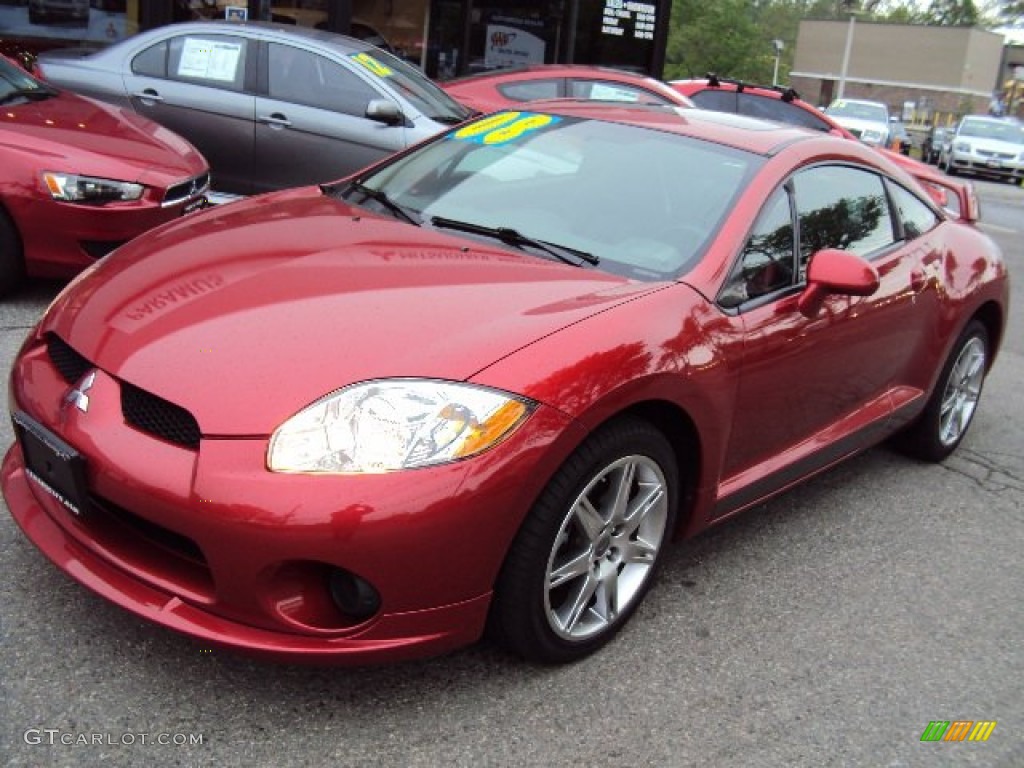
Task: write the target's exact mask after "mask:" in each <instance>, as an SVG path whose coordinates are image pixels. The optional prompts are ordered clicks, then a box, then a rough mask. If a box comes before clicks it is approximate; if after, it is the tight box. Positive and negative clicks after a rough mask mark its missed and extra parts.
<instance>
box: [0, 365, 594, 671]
mask: <svg viewBox="0 0 1024 768" xmlns="http://www.w3.org/2000/svg"><path fill="white" fill-rule="evenodd" d="M23 382H31V389H29V388H28V387H26V386H25V385H24V384H23ZM11 384H12V386H11V393H12V404H11V405H12V409H16V410H19V411H22V412H25V413H27V414H29V415H30V416H31V417H32V418H33V419H35V420H36V421H38V422H39V423H41V424H43V425H44V426H45V427H46V428H47V429H49V430H51V431H52V432H53V433H55V434H59V435H60V436H61V438H62V439H64V440H65V441H66V442H67V443H69V444H70V445H71V446H73V447H74V448H75V449H77V450H78V451H79V452H80V453H81V454H82V455H83V456H85V457H86V461H87V472H86V474H87V486H88V488H87V490H88V494H89V509H88V511H87V512H85V513H84V514H82V515H75V514H73V513H72V512H71V511H70V510H69V509H68V508H67V507H66V506H64V505H63V504H62V503H61V502H60V501H58V500H57V499H55V498H54V497H53V496H52V495H51V494H50V493H47V491H46V490H45V488H44V487H43V486H42V485H40V484H39V483H38V482H37V481H36V480H35V479H33V478H31V477H29V475H28V474H27V473H26V469H25V457H24V455H23V453H22V449H21V447H20V446H19V445H17V444H16V445H14V446H13V447H12V448H11V449H10V450H9V451H8V453H7V456H6V458H5V461H4V464H3V468H2V472H0V485H2V490H3V493H4V496H5V497H6V499H7V505H8V507H9V509H10V511H11V514H12V516H13V517H14V519H15V520H16V521H17V523H18V525H19V526H20V527H21V528H22V530H23V531H24V532H25V534H26V536H27V537H28V538H29V539H30V540H31V541H32V542H33V543H34V544H35V545H36V546H37V547H38V548H39V549H40V550H41V551H42V552H43V553H44V554H45V555H46V556H47V557H49V558H50V559H51V560H52V561H53V562H54V563H55V564H56V565H57V566H58V567H60V568H61V569H62V570H63V571H64V572H65V573H67V574H68V575H70V576H71V577H72V578H73V579H75V580H76V581H78V582H80V583H81V584H83V585H85V586H86V587H88V588H89V589H91V590H93V591H94V592H96V593H98V594H100V595H102V596H104V597H106V598H107V599H109V600H111V601H112V602H114V603H116V604H118V605H120V606H122V607H123V608H127V609H128V610H130V611H132V612H133V613H135V614H137V615H139V616H142V617H144V618H147V619H149V620H151V621H154V622H156V623H158V624H161V625H163V626H166V627H168V628H170V629H174V630H177V631H179V632H183V633H185V634H187V635H190V636H192V637H193V638H195V639H196V640H198V641H200V642H203V643H208V644H213V645H217V646H220V647H224V648H231V649H234V650H238V651H243V652H248V653H252V654H257V655H265V656H273V657H279V658H287V659H290V660H304V659H305V660H311V661H331V662H333V663H352V664H367V663H378V662H385V661H388V662H390V661H398V660H402V659H407V658H411V657H419V656H428V655H435V654H438V653H442V652H444V651H447V650H450V649H452V648H456V647H459V646H463V645H466V644H469V643H471V642H473V641H475V640H476V639H477V638H478V637H479V636H480V634H481V633H482V630H483V626H484V623H485V619H486V615H487V610H488V607H489V603H490V597H491V589H492V585H493V583H494V580H495V578H496V575H497V571H498V569H499V568H500V565H501V562H502V560H503V559H504V556H505V552H506V551H507V549H508V546H509V544H510V542H511V540H512V537H513V536H514V535H515V532H516V530H517V529H518V527H519V525H520V523H521V521H522V519H523V517H524V516H525V514H526V511H527V510H528V509H529V506H530V504H531V503H532V500H533V499H534V498H535V497H536V495H537V494H538V493H539V492H540V489H541V487H542V486H543V484H544V483H545V482H546V479H547V477H548V476H549V474H550V471H553V468H554V467H556V466H557V465H558V464H559V463H560V461H561V458H563V457H564V455H565V454H566V453H567V452H568V451H569V450H571V446H572V444H573V443H574V442H575V440H578V438H579V435H578V434H575V432H574V430H575V429H578V428H576V427H574V426H572V424H571V422H569V421H568V420H567V419H566V417H565V416H564V415H562V414H561V413H559V412H557V411H555V410H553V409H549V408H544V407H541V408H539V409H538V411H537V412H535V413H534V414H533V415H532V416H531V418H530V419H529V420H528V421H527V422H525V423H524V424H523V425H522V426H521V427H520V428H519V429H518V430H517V431H516V432H515V433H514V434H513V435H511V436H510V437H509V438H508V439H507V440H506V441H505V442H504V443H502V444H501V445H499V446H497V447H496V448H494V449H492V450H491V451H488V452H486V453H484V454H482V455H480V456H478V457H476V458H474V459H471V460H468V461H464V462H458V463H454V464H449V465H444V466H440V467H434V468H426V469H418V470H410V471H406V472H400V473H394V474H384V475H365V476H309V475H286V474H275V473H271V472H269V471H267V470H266V469H265V466H264V461H265V458H264V457H265V451H266V440H265V439H237V440H234V439H205V438H204V439H202V440H201V441H200V445H199V447H198V449H197V450H189V449H187V448H185V447H182V446H177V445H172V444H169V443H167V442H165V441H162V440H159V439H156V438H154V437H153V436H151V435H148V434H145V433H144V432H142V431H140V430H139V429H136V428H134V427H131V426H128V425H127V424H126V423H125V421H124V419H123V417H122V413H121V402H120V397H119V388H120V386H121V385H120V383H119V382H118V381H117V380H116V379H114V378H113V377H111V376H109V375H107V374H105V373H104V372H103V371H102V370H99V369H97V370H96V377H95V381H94V382H93V383H92V385H91V388H90V389H89V391H88V394H89V399H90V404H89V408H88V412H87V413H82V412H80V411H79V410H78V409H76V408H74V407H69V406H68V405H64V406H62V405H61V404H62V402H63V399H64V394H65V393H66V392H67V391H68V389H69V386H68V384H67V383H66V382H65V381H64V380H63V379H62V378H61V377H60V376H59V375H58V374H57V372H56V370H55V369H54V368H53V366H52V365H51V364H50V361H49V360H48V358H47V355H46V350H45V347H40V346H31V345H30V346H29V347H27V348H26V350H25V351H24V352H23V354H22V355H21V357H20V358H19V359H18V361H17V362H16V364H15V369H14V373H13V376H12V381H11ZM546 467H550V468H551V469H550V470H547V469H545V468H546ZM336 569H343V570H344V571H345V572H346V573H351V574H355V575H356V576H358V577H359V578H360V579H363V580H365V581H366V582H367V583H369V584H370V585H372V587H373V588H374V589H375V590H376V591H377V593H378V594H379V596H380V608H379V610H378V611H376V612H375V613H374V614H373V615H372V616H370V617H369V618H363V617H353V616H347V615H345V614H344V612H342V611H341V610H339V608H338V605H337V604H336V603H335V602H332V598H331V594H330V590H329V588H328V577H329V575H330V573H332V572H335V571H336Z"/></svg>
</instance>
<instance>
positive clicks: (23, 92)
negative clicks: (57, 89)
mask: <svg viewBox="0 0 1024 768" xmlns="http://www.w3.org/2000/svg"><path fill="white" fill-rule="evenodd" d="M53 95H54V92H53V91H51V90H50V89H49V88H15V89H14V90H13V91H11V92H10V93H5V94H4V95H3V96H0V104H7V103H8V102H10V101H15V100H16V99H28V100H29V101H45V100H46V99H49V98H50V97H52V96H53Z"/></svg>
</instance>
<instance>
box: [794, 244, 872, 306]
mask: <svg viewBox="0 0 1024 768" xmlns="http://www.w3.org/2000/svg"><path fill="white" fill-rule="evenodd" d="M877 290H878V270H876V269H875V268H874V267H873V266H872V265H871V264H869V263H868V262H867V260H866V259H863V258H861V257H860V256H858V255H857V254H855V253H850V252H849V251H840V250H838V249H835V248H824V249H822V250H820V251H818V252H817V253H814V254H813V255H812V256H811V261H810V263H809V264H808V265H807V287H806V288H804V292H803V293H801V294H800V297H799V298H798V299H797V308H798V309H799V310H800V313H801V314H802V315H804V316H806V317H814V315H816V314H817V313H818V310H819V309H820V308H821V302H822V301H824V300H825V297H826V296H828V295H829V294H841V295H844V296H870V295H871V294H873V293H874V292H875V291H877Z"/></svg>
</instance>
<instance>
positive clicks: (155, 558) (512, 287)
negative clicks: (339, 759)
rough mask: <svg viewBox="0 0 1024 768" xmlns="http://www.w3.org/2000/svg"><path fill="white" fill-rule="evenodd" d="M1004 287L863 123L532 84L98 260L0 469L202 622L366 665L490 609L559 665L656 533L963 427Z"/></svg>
mask: <svg viewBox="0 0 1024 768" xmlns="http://www.w3.org/2000/svg"><path fill="white" fill-rule="evenodd" d="M1007 285H1008V280H1007V271H1006V266H1005V264H1004V262H1003V259H1002V257H1001V255H1000V254H999V252H998V250H997V248H996V246H995V245H994V244H993V243H992V241H991V240H990V239H989V238H988V237H986V236H985V235H984V234H982V233H980V232H978V231H977V230H976V229H975V228H974V227H972V226H971V225H969V224H968V223H965V222H963V221H959V220H954V219H952V218H950V217H949V215H948V214H947V213H945V212H944V211H943V210H942V209H941V208H939V207H937V206H936V205H935V204H934V203H933V201H932V200H931V199H930V198H929V197H928V195H926V194H925V193H924V192H923V191H922V190H921V189H920V188H919V187H918V186H917V184H916V183H915V182H914V180H913V179H912V178H911V177H910V176H908V175H907V174H906V173H904V172H903V171H901V170H900V168H899V167H897V166H895V165H894V164H892V163H891V162H890V161H889V160H888V159H886V158H885V157H883V156H882V155H880V154H879V153H877V152H875V151H873V150H871V149H868V148H867V147H864V146H863V145H861V144H859V143H856V142H851V141H845V140H842V139H838V138H836V137H833V136H828V135H823V134H813V133H810V132H807V131H803V130H800V129H796V128H792V127H785V126H781V125H778V124H775V123H767V122H761V121H754V120H750V119H747V118H742V117H740V116H737V115H725V114H721V113H716V112H709V111H705V110H687V111H686V112H685V113H684V112H680V111H679V110H677V109H674V108H664V107H654V106H648V107H639V106H609V105H608V104H603V103H601V104H599V103H595V102H587V103H573V104H569V103H565V102H537V103H535V104H533V105H531V110H530V111H519V110H517V111H510V112H501V113H497V114H495V115H491V116H488V117H486V118H482V119H478V120H476V121H473V122H471V123H468V124H464V125H462V126H458V127H456V128H453V129H452V130H450V131H448V132H446V133H445V134H442V135H440V136H438V137H437V138H435V139H431V140H429V141H428V142H426V143H424V144H421V145H418V146H417V147H414V148H412V149H410V150H407V151H405V152H403V153H401V154H399V155H397V156H395V157H393V158H391V159H388V160H385V161H383V162H382V163H380V164H378V165H377V166H374V167H373V168H371V169H368V170H366V171H364V172H362V173H360V174H358V175H356V176H354V177H352V178H349V179H346V180H343V181H340V182H337V183H335V184H330V185H324V186H322V187H309V188H299V189H294V190H288V191H283V192H278V193H273V194H271V195H267V196H262V197H258V198H253V199H250V200H247V201H244V202H241V203H237V204H233V205H231V206H225V207H222V208H216V209H213V210H208V211H205V212H203V213H200V214H198V215H196V216H195V217H193V218H191V219H190V220H189V221H187V222H180V223H176V224H171V225H168V226H165V227H162V228H161V229H159V230H158V231H157V232H154V233H152V234H149V235H145V236H143V237H140V238H137V239H136V240H133V241H132V242H131V243H129V244H128V245H126V246H124V247H123V248H120V249H118V250H117V251H116V252H115V253H114V254H112V255H111V256H110V257H109V258H107V259H105V260H104V261H103V262H101V263H100V264H99V265H98V266H97V267H96V268H95V269H92V270H89V271H88V272H87V273H86V274H84V275H82V276H80V277H79V278H78V279H76V280H75V281H74V282H73V283H72V284H71V285H70V286H69V287H68V288H67V289H66V290H65V291H64V292H63V293H62V294H61V295H60V296H59V297H58V298H57V300H56V301H55V302H54V303H53V304H52V306H51V307H50V309H49V310H48V311H47V313H46V314H45V316H44V317H43V318H42V320H41V321H40V323H39V324H38V326H37V327H36V328H34V329H33V330H32V332H31V333H30V335H29V337H28V339H27V340H26V341H25V344H24V346H23V348H22V349H21V351H20V353H19V354H18V356H17V359H16V362H15V364H14V369H13V373H12V377H11V387H10V392H11V395H10V405H11V410H12V417H13V420H14V425H15V431H16V433H17V436H18V440H17V443H16V444H15V445H14V446H12V447H11V449H10V450H9V452H8V453H7V455H6V458H5V460H4V463H3V466H2V470H0V485H2V488H3V493H4V495H5V497H6V500H7V505H8V507H9V508H10V510H11V513H12V514H13V516H14V518H15V520H16V521H17V522H18V524H19V525H20V526H21V528H22V530H23V531H24V533H25V535H26V536H27V537H28V538H29V539H30V540H31V541H32V542H33V543H34V544H35V545H36V546H37V547H38V548H39V549H40V550H42V552H43V553H45V554H46V556H48V557H49V558H50V559H51V560H53V562H54V563H56V564H57V566H59V567H60V568H62V569H63V570H64V571H66V572H67V573H68V574H69V575H71V577H72V578H74V579H76V580H78V581H79V582H81V583H82V584H84V585H85V586H87V587H88V588H90V589H92V590H94V591H96V592H98V593H99V594H101V595H103V596H104V597H106V598H108V599H109V600H111V601H113V602H114V603H117V604H118V605H121V606H123V607H124V608H126V609H128V610H130V611H132V612H134V613H136V614H138V615H140V616H144V617H146V618H148V619H151V620H152V621H154V622H157V623H159V624H162V625H164V626H166V627H170V628H172V629H175V630H179V631H181V632H184V633H186V634H188V635H191V636H192V637H194V638H196V639H198V640H199V641H201V642H203V643H204V644H214V645H217V646H220V647H224V648H230V649H235V650H239V651H245V652H251V653H259V654H270V655H276V656H280V657H286V658H293V659H306V660H332V661H335V662H339V663H367V662H379V661H394V660H397V659H403V658H408V657H412V656H420V655H425V654H432V653H439V652H442V651H446V650H449V649H452V648H455V647H457V646H461V645H464V644H467V643H470V642H473V641H475V640H476V639H477V638H478V637H480V635H481V633H482V632H483V629H484V627H485V624H488V625H489V626H490V627H491V628H492V630H493V634H494V636H495V637H496V638H497V639H498V640H499V641H500V642H501V643H504V644H505V645H506V646H507V647H508V648H510V649H512V650H513V651H514V652H515V653H518V654H521V655H522V656H524V657H526V658H528V659H535V660H540V661H545V662H560V661H567V660H572V659H576V658H580V657H582V656H584V655H585V654H588V653H590V652H593V651H595V650H596V649H597V648H599V647H600V646H602V645H603V644H604V643H606V642H607V641H608V640H610V639H611V638H612V637H613V636H614V635H615V633H616V632H617V631H618V630H619V629H620V628H621V627H622V626H623V624H624V623H625V622H626V621H627V619H628V618H629V617H630V615H631V614H632V613H633V612H634V611H635V609H636V608H637V606H638V605H639V603H640V601H641V599H642V598H643V595H644V594H645V592H646V591H647V589H648V588H649V587H650V586H651V583H652V581H653V577H654V575H655V573H656V571H657V568H658V566H659V564H660V563H661V562H662V560H663V559H664V558H663V556H664V554H665V551H666V548H667V546H668V543H669V541H670V540H672V539H674V538H683V537H687V536H692V535H694V534H696V533H698V532H700V531H702V530H704V529H705V528H707V527H709V526H711V525H713V524H715V523H718V522H720V521H722V520H725V519H727V518H728V517H730V516H731V515H734V514H736V513H738V512H740V511H742V510H745V509H747V508H749V507H752V506H754V505H756V504H759V503H760V502H762V501H763V500H764V499H766V498H768V497H770V496H772V495H774V494H777V493H780V492H782V491H784V490H785V489H787V488H789V487H791V486H792V485H793V484H794V483H796V482H798V481H800V480H803V479H805V478H807V477H810V476H812V475H814V474H816V473H818V472H821V471H823V470H825V469H827V468H829V467H831V466H832V465H834V464H835V463H836V462H838V461H839V460H841V459H843V458H845V457H848V456H850V455H852V454H855V453H857V452H859V451H862V450H864V449H866V448H868V447H869V446H871V445H874V444H876V443H878V442H879V441H881V440H884V439H886V438H889V437H895V438H896V439H898V441H899V443H900V444H901V445H902V446H904V447H905V448H906V449H907V450H908V451H910V452H912V453H914V454H915V455H917V456H920V457H922V458H924V459H927V460H932V461H938V460H941V459H943V458H944V457H946V456H947V455H949V454H950V453H951V452H952V451H953V450H955V449H956V447H957V445H958V444H959V443H960V442H961V440H962V439H963V437H964V434H965V432H966V431H967V429H968V427H969V425H970V423H971V420H972V416H973V414H974V413H975V410H976V408H977V406H978V403H979V398H980V395H981V390H982V385H983V382H984V379H985V375H986V374H987V373H988V371H989V369H990V368H991V366H992V364H993V361H994V360H995V357H996V352H997V350H998V348H999V345H1000V340H1001V337H1002V334H1003V328H1004V325H1005V320H1006V314H1007V309H1008V308H1007V303H1008V297H1007V291H1008V289H1007ZM28 588H30V589H31V588H32V587H31V585H29V587H28Z"/></svg>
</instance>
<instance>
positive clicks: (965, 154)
mask: <svg viewBox="0 0 1024 768" xmlns="http://www.w3.org/2000/svg"><path fill="white" fill-rule="evenodd" d="M939 167H941V168H942V169H943V170H944V171H945V172H946V173H948V174H949V175H951V176H952V175H954V174H957V173H963V172H968V173H974V174H978V175H980V176H992V177H994V178H997V179H1005V180H1006V181H1008V182H1010V183H1011V184H1014V183H1018V184H1021V185H1024V127H1022V126H1021V125H1020V124H1019V123H1015V122H1012V121H1010V120H1006V119H1004V118H1001V117H986V116H984V115H969V116H967V117H964V118H962V119H961V120H960V122H959V123H957V126H956V131H955V132H954V133H953V135H952V136H951V137H950V140H949V142H948V143H947V144H946V145H945V146H944V147H943V149H942V153H941V155H940V156H939Z"/></svg>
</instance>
